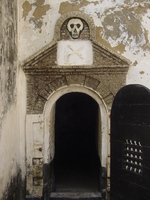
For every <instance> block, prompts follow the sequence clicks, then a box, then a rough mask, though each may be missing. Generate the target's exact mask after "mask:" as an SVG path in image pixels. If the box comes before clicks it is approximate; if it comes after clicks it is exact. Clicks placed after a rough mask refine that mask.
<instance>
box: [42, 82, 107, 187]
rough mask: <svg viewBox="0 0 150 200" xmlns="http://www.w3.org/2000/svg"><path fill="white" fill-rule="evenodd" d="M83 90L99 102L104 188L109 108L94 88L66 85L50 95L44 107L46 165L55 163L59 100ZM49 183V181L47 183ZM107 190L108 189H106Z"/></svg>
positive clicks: (100, 154)
mask: <svg viewBox="0 0 150 200" xmlns="http://www.w3.org/2000/svg"><path fill="white" fill-rule="evenodd" d="M72 92H81V93H84V94H87V95H89V96H91V97H92V98H93V99H94V100H95V101H96V102H97V103H98V119H99V120H98V156H99V158H100V161H101V174H105V175H103V180H104V179H105V181H104V182H105V184H104V183H102V184H101V185H104V186H103V188H102V189H103V190H105V189H106V179H107V175H106V173H105V172H106V166H107V157H108V144H109V118H108V110H107V106H106V104H105V102H104V101H103V99H102V97H101V96H100V95H99V94H98V93H97V92H96V91H95V90H93V89H91V88H88V87H85V86H81V85H77V84H73V85H69V86H64V87H61V88H59V89H57V91H55V92H53V93H52V94H51V95H50V96H49V97H48V100H47V102H46V104H45V107H44V112H43V116H44V142H43V154H44V155H43V158H44V165H45V166H49V168H48V169H50V163H53V159H54V156H55V107H56V102H57V100H58V99H59V98H60V97H61V96H63V95H64V94H67V93H72ZM47 184H48V183H47ZM105 191H106V190H105Z"/></svg>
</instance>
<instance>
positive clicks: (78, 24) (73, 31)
mask: <svg viewBox="0 0 150 200" xmlns="http://www.w3.org/2000/svg"><path fill="white" fill-rule="evenodd" d="M67 29H68V31H69V33H70V35H71V37H72V38H73V39H78V38H79V36H80V34H81V32H82V31H83V29H84V26H83V22H82V21H81V19H78V18H74V19H70V20H69V22H68V24H67Z"/></svg>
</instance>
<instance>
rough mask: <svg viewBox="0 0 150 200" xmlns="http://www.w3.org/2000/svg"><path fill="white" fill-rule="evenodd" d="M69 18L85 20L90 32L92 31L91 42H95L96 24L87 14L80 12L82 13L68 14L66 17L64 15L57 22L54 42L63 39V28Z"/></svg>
mask: <svg viewBox="0 0 150 200" xmlns="http://www.w3.org/2000/svg"><path fill="white" fill-rule="evenodd" d="M69 18H80V19H83V20H84V21H85V22H86V23H87V25H88V26H89V31H90V35H89V36H90V40H93V41H95V35H96V30H95V24H94V21H93V19H92V18H90V17H89V16H88V15H87V14H85V13H83V12H80V11H73V12H68V13H66V14H64V15H62V16H61V17H60V18H59V19H58V21H57V22H56V25H55V31H54V40H55V41H59V40H60V39H61V37H60V36H61V27H62V26H63V24H64V23H65V21H66V20H68V19H69Z"/></svg>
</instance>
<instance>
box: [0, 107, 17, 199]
mask: <svg viewBox="0 0 150 200" xmlns="http://www.w3.org/2000/svg"><path fill="white" fill-rule="evenodd" d="M17 114H18V113H17V109H15V108H14V107H12V108H11V109H10V110H9V111H8V112H7V116H6V117H5V119H4V120H3V122H2V129H1V135H0V158H1V160H0V183H1V187H0V199H1V198H2V196H3V192H4V191H5V190H7V186H8V184H10V182H11V178H13V177H15V176H16V177H17V175H18V170H19V156H20V154H19V137H18V135H19V131H18V118H17ZM6 195H7V194H6Z"/></svg>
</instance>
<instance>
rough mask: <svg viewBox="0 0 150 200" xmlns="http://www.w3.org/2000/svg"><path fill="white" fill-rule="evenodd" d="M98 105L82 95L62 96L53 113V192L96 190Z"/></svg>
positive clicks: (97, 181) (98, 172)
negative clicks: (54, 188) (54, 189)
mask: <svg viewBox="0 0 150 200" xmlns="http://www.w3.org/2000/svg"><path fill="white" fill-rule="evenodd" d="M97 138H98V104H97V102H96V101H95V100H94V99H93V98H92V97H90V96H88V95H86V94H83V93H78V92H74V93H69V94H65V95H63V96H62V97H61V98H59V99H58V100H57V102H56V111H55V167H54V173H55V186H56V192H96V191H98V190H99V177H100V159H99V157H98V139H97Z"/></svg>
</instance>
